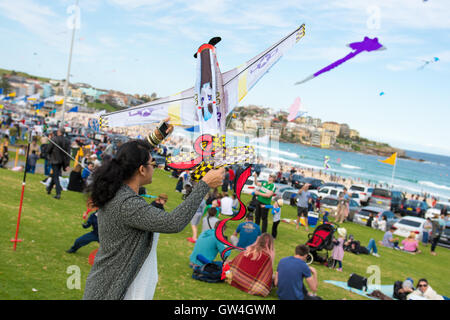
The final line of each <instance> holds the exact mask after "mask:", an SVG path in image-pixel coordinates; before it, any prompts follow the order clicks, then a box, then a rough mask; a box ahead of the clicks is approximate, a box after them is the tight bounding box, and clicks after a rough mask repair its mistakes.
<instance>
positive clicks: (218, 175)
mask: <svg viewBox="0 0 450 320" xmlns="http://www.w3.org/2000/svg"><path fill="white" fill-rule="evenodd" d="M224 177H225V169H224V168H223V167H222V168H219V169H211V170H209V171H208V172H207V173H206V174H205V176H204V177H203V178H202V180H203V181H204V182H205V183H206V184H207V185H208V186H209V187H210V188H217V187H219V186H221V185H222V184H223V179H224Z"/></svg>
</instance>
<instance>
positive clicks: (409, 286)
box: [392, 278, 414, 300]
mask: <svg viewBox="0 0 450 320" xmlns="http://www.w3.org/2000/svg"><path fill="white" fill-rule="evenodd" d="M413 291H414V281H413V279H411V278H406V280H405V281H403V282H402V281H395V283H394V293H393V295H392V296H393V297H394V298H395V299H398V300H406V298H407V296H408V295H409V294H410V293H412V292H413Z"/></svg>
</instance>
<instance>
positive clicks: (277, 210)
mask: <svg viewBox="0 0 450 320" xmlns="http://www.w3.org/2000/svg"><path fill="white" fill-rule="evenodd" d="M282 206H283V199H278V200H276V201H275V202H274V203H273V205H261V207H263V208H266V209H272V214H273V223H272V237H273V238H274V239H276V238H277V234H278V233H277V229H278V225H279V224H280V220H281V207H282Z"/></svg>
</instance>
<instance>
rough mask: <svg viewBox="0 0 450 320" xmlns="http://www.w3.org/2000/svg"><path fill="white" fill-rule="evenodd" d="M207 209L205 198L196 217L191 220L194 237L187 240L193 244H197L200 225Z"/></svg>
mask: <svg viewBox="0 0 450 320" xmlns="http://www.w3.org/2000/svg"><path fill="white" fill-rule="evenodd" d="M205 207H206V199H205V198H203V200H202V202H201V203H200V206H199V207H198V208H197V211H196V212H195V214H194V216H193V217H192V220H191V228H192V237H189V238H187V239H186V240H187V241H189V242H192V243H195V242H196V241H197V239H198V225H199V224H200V220H202V216H203V211H204V210H205Z"/></svg>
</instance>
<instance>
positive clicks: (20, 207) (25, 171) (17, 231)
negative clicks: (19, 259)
mask: <svg viewBox="0 0 450 320" xmlns="http://www.w3.org/2000/svg"><path fill="white" fill-rule="evenodd" d="M30 139H31V136H30ZM16 152H19V151H16ZM29 153H30V142H29V140H28V145H27V153H26V160H25V167H24V168H23V171H24V173H23V181H22V194H21V195H20V205H19V215H18V217H17V227H16V236H15V237H14V239H11V242H14V247H13V250H14V251H16V246H17V242H21V241H22V240H21V239H17V236H18V235H19V225H20V216H21V214H22V205H23V195H24V193H25V181H26V179H27V166H28V155H29Z"/></svg>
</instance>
